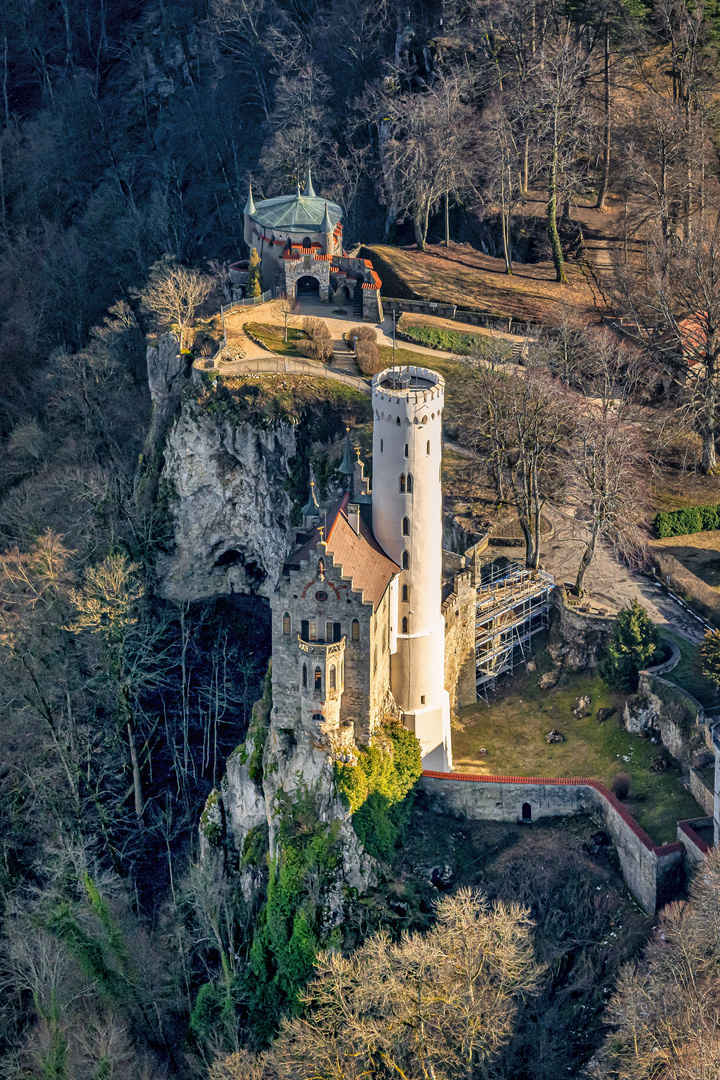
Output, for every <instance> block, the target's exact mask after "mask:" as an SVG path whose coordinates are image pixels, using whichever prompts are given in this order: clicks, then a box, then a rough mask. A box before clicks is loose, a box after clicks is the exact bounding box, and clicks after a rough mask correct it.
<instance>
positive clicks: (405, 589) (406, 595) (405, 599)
mask: <svg viewBox="0 0 720 1080" xmlns="http://www.w3.org/2000/svg"><path fill="white" fill-rule="evenodd" d="M409 596H410V590H409V588H408V587H407V585H403V587H402V602H403V604H407V602H408V598H409Z"/></svg>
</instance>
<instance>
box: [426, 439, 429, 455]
mask: <svg viewBox="0 0 720 1080" xmlns="http://www.w3.org/2000/svg"><path fill="white" fill-rule="evenodd" d="M425 453H426V454H429V453H430V440H429V439H428V444H427V449H426V450H425Z"/></svg>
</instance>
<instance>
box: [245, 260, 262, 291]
mask: <svg viewBox="0 0 720 1080" xmlns="http://www.w3.org/2000/svg"><path fill="white" fill-rule="evenodd" d="M262 292H263V280H262V270H261V268H260V256H259V255H258V252H257V248H253V249H252V251H251V252H250V265H249V267H248V295H249V296H262Z"/></svg>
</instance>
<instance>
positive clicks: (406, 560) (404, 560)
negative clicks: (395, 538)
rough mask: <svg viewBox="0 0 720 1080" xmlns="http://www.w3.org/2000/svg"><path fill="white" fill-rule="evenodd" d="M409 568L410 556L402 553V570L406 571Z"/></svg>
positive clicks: (405, 552) (404, 552)
mask: <svg viewBox="0 0 720 1080" xmlns="http://www.w3.org/2000/svg"><path fill="white" fill-rule="evenodd" d="M409 567H410V556H409V555H408V553H407V551H403V553H402V568H403V570H408V569H409Z"/></svg>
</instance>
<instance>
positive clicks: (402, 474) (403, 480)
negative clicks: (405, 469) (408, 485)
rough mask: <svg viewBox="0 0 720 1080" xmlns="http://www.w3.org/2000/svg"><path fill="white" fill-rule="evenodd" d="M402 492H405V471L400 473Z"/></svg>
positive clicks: (402, 493)
mask: <svg viewBox="0 0 720 1080" xmlns="http://www.w3.org/2000/svg"><path fill="white" fill-rule="evenodd" d="M400 494H401V495H404V494H405V473H400Z"/></svg>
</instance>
